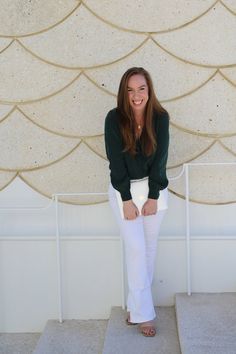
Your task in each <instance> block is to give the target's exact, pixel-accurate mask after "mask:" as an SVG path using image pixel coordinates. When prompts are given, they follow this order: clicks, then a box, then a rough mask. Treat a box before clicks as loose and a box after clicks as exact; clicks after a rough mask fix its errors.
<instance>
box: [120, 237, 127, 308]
mask: <svg viewBox="0 0 236 354" xmlns="http://www.w3.org/2000/svg"><path fill="white" fill-rule="evenodd" d="M120 258H121V305H122V309H123V310H125V306H126V304H125V267H124V243H123V239H122V235H120Z"/></svg>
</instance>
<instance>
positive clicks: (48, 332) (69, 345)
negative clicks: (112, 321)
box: [33, 320, 107, 354]
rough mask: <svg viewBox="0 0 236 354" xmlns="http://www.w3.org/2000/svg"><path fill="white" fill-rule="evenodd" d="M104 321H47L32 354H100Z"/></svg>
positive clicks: (103, 334) (104, 328) (105, 325)
mask: <svg viewBox="0 0 236 354" xmlns="http://www.w3.org/2000/svg"><path fill="white" fill-rule="evenodd" d="M106 327H107V321H106V320H88V321H82V320H66V321H64V322H63V323H61V324H60V323H59V322H58V321H55V320H49V321H48V322H47V325H46V327H45V329H44V332H43V334H42V336H41V337H40V339H39V342H38V344H37V346H36V348H35V350H34V352H33V354H101V353H102V348H103V343H104V337H105V332H106Z"/></svg>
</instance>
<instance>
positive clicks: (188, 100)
mask: <svg viewBox="0 0 236 354" xmlns="http://www.w3.org/2000/svg"><path fill="white" fill-rule="evenodd" d="M0 5H1V9H2V10H1V13H0V77H1V85H0V144H1V145H0V148H1V152H2V154H1V158H0V190H3V189H4V188H6V187H7V186H8V185H9V184H10V183H11V182H12V181H13V180H14V178H15V177H16V176H19V177H20V178H21V179H22V180H23V181H24V182H25V183H27V184H28V185H29V186H31V187H32V188H34V189H35V190H36V191H38V192H39V193H41V194H42V195H45V196H48V197H51V195H52V194H53V193H55V192H89V191H90V192H91V191H98V190H100V191H102V192H106V191H107V187H108V183H109V168H108V162H107V160H106V154H105V147H104V138H103V126H104V119H105V116H106V113H107V111H108V110H109V109H111V108H113V107H114V106H115V105H116V93H117V89H118V85H119V80H120V77H121V75H122V74H123V72H124V71H125V70H126V69H127V68H129V67H131V66H143V67H145V68H146V69H148V70H149V71H150V73H151V75H152V77H153V81H154V86H155V89H156V93H157V96H158V98H159V99H160V101H161V102H162V104H163V105H164V106H165V107H166V109H167V110H168V112H169V113H170V118H171V126H170V133H171V142H170V151H169V160H168V175H169V176H175V175H177V174H178V173H179V171H180V169H181V166H182V165H183V163H185V162H190V161H191V162H226V161H228V162H232V161H235V158H236V104H235V102H236V42H235V36H236V3H235V1H234V0H217V1H216V0H193V1H189V0H180V1H177V0H167V1H165V4H164V5H163V2H162V1H160V0H158V1H156V0H147V1H144V0H138V1H136V2H127V1H124V0H120V1H119V2H117V1H114V0H112V1H108V0H101V1H95V0H82V1H79V0H69V1H66V2H58V1H55V0H47V1H45V0H44V1H41V2H39V1H35V2H31V1H30V2H29V1H26V0H21V1H19V0H13V1H11V3H10V4H9V2H7V1H6V0H5V1H4V0H2V1H1V4H0ZM226 39H227V40H226ZM235 172H236V171H235V168H232V167H227V168H226V167H224V168H222V167H221V168H217V167H214V168H213V167H211V166H209V167H207V168H206V167H204V169H203V168H201V167H194V168H193V169H192V170H191V174H190V177H191V189H190V192H191V200H193V201H195V202H197V203H207V204H227V203H232V202H236V183H235V182H236V181H235ZM169 189H170V191H171V192H173V193H174V194H175V195H176V196H178V197H180V198H183V195H184V180H183V178H182V179H180V180H175V181H174V180H173V181H171V182H170V185H169ZM61 200H62V201H64V202H66V203H72V204H95V203H101V202H104V201H105V198H104V197H93V198H91V197H86V198H85V197H84V198H81V197H79V198H78V197H76V198H75V197H73V198H72V197H67V198H64V199H61Z"/></svg>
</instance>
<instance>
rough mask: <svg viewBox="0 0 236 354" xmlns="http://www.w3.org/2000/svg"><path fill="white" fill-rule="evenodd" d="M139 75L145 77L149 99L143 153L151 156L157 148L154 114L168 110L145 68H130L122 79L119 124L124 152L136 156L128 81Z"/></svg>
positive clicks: (146, 109) (118, 105) (142, 144)
mask: <svg viewBox="0 0 236 354" xmlns="http://www.w3.org/2000/svg"><path fill="white" fill-rule="evenodd" d="M137 74H141V75H143V76H144V78H145V79H146V82H147V85H148V96H149V98H148V101H147V104H146V108H145V117H144V118H145V119H144V127H143V131H142V134H141V138H140V139H141V146H142V150H143V153H144V154H145V155H147V156H150V155H151V154H152V153H154V151H155V149H156V146H157V141H156V136H155V131H154V124H153V118H154V112H157V113H161V112H166V110H165V109H164V108H163V107H162V106H161V104H160V103H159V101H158V99H157V97H156V95H155V92H154V88H153V83H152V79H151V76H150V74H149V73H148V71H147V70H145V69H144V68H141V67H133V68H130V69H128V70H127V71H126V72H125V73H124V74H123V76H122V78H121V81H120V85H119V90H118V97H117V108H118V112H119V118H120V120H119V123H120V128H121V134H122V138H123V141H124V146H125V147H124V151H128V152H129V153H130V154H131V155H133V156H134V155H135V154H136V137H135V124H134V123H135V120H134V114H133V111H132V109H131V107H130V104H129V98H128V81H129V79H130V77H131V76H133V75H137Z"/></svg>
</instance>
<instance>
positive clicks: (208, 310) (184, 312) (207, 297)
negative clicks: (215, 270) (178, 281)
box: [176, 293, 236, 354]
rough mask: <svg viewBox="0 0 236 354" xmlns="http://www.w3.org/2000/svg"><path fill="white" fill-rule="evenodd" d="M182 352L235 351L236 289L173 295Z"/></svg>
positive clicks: (224, 353) (219, 353) (212, 353)
mask: <svg viewBox="0 0 236 354" xmlns="http://www.w3.org/2000/svg"><path fill="white" fill-rule="evenodd" d="M176 316H177V326H178V333H179V340H180V346H181V352H182V354H236V293H221V294H192V295H191V296H188V295H186V294H177V295H176Z"/></svg>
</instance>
